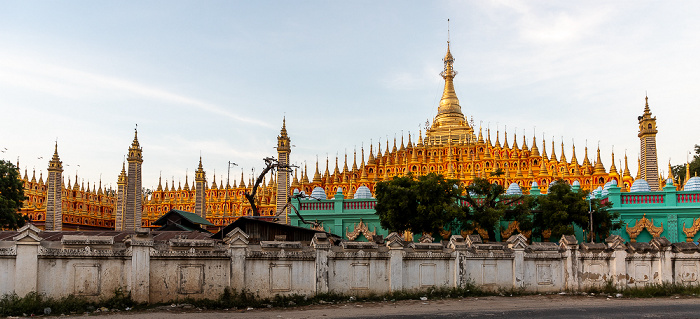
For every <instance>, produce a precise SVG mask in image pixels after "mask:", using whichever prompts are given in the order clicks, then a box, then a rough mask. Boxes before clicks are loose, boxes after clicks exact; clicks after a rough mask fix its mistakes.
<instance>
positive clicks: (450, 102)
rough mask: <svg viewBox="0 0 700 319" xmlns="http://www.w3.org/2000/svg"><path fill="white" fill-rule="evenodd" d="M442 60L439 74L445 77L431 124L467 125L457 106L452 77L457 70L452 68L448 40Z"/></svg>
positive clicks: (452, 62)
mask: <svg viewBox="0 0 700 319" xmlns="http://www.w3.org/2000/svg"><path fill="white" fill-rule="evenodd" d="M443 62H444V64H445V68H444V70H443V71H442V72H441V73H440V75H441V76H442V78H443V79H445V88H444V89H443V91H442V98H441V99H440V106H439V107H438V114H437V116H436V117H435V120H434V121H433V126H435V127H440V126H443V125H446V124H447V125H449V124H457V123H461V124H463V125H465V126H468V124H466V121H465V119H464V114H463V113H462V107H461V106H459V99H458V98H457V93H455V86H454V77H455V76H456V75H457V72H456V71H455V70H454V68H453V65H454V58H453V57H452V53H451V52H450V41H447V53H446V54H445V58H444V59H443Z"/></svg>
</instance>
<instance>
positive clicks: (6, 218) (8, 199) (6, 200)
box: [0, 160, 28, 229]
mask: <svg viewBox="0 0 700 319" xmlns="http://www.w3.org/2000/svg"><path fill="white" fill-rule="evenodd" d="M24 199H25V197H24V187H23V186H22V181H21V180H20V178H19V172H18V171H17V168H16V167H15V165H14V164H12V163H11V162H9V161H5V160H0V229H16V228H19V227H22V226H24V224H25V223H26V222H27V220H28V219H27V217H26V216H24V215H22V214H20V213H19V209H20V208H22V201H24Z"/></svg>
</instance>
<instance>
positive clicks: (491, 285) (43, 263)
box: [0, 225, 700, 302]
mask: <svg viewBox="0 0 700 319" xmlns="http://www.w3.org/2000/svg"><path fill="white" fill-rule="evenodd" d="M699 267H700V250H698V246H697V244H695V243H674V244H670V243H669V242H668V240H666V239H665V238H657V239H654V240H652V241H651V242H650V243H627V244H625V243H624V242H623V241H622V238H620V237H619V236H611V237H610V238H608V239H607V240H606V243H604V244H603V243H599V244H587V243H581V244H579V243H577V242H576V239H575V238H574V237H572V236H564V237H562V239H561V240H560V241H559V243H533V244H528V243H527V240H526V238H525V237H523V236H522V235H514V236H512V237H511V238H509V239H508V241H507V242H505V243H481V241H480V239H479V238H478V236H476V237H475V236H473V235H472V236H469V237H467V238H462V236H452V237H451V238H450V241H449V242H448V243H447V244H446V245H443V244H441V243H411V242H408V243H407V242H404V241H403V240H402V239H401V237H400V236H398V235H397V234H390V235H389V236H387V238H386V240H384V242H383V243H382V244H377V243H371V242H341V243H340V244H339V245H332V244H331V242H330V241H329V240H328V239H327V238H326V235H325V234H324V233H319V234H317V235H316V236H315V237H314V239H313V240H312V241H311V243H310V244H309V245H302V243H300V242H290V241H269V242H264V241H263V242H260V243H259V244H256V245H253V244H249V242H248V235H246V234H245V233H244V232H243V231H241V230H240V229H238V228H236V229H235V230H234V231H232V232H231V233H229V234H228V235H227V237H226V238H225V239H224V241H223V242H222V241H215V240H209V239H170V240H168V241H167V242H154V241H153V237H152V236H151V234H150V233H149V232H148V231H145V230H143V231H139V232H136V233H135V234H134V235H133V236H130V237H129V238H127V239H126V240H125V241H124V242H121V243H115V242H114V237H111V236H78V235H64V236H63V238H62V240H61V241H60V243H59V242H56V241H54V242H48V241H44V240H42V238H41V236H40V230H39V229H37V228H36V227H34V226H32V225H28V226H25V227H23V228H22V229H20V231H19V233H18V234H17V235H16V236H14V237H13V238H12V240H9V241H8V240H5V241H0V294H8V293H13V292H14V293H17V294H18V295H20V296H23V295H25V294H27V293H29V292H32V291H37V292H39V293H43V294H46V295H47V296H51V297H63V296H67V295H69V294H75V295H78V296H84V297H87V298H93V299H99V298H108V297H111V296H112V294H113V292H114V291H115V290H116V289H118V288H120V287H123V288H126V289H127V290H129V291H131V293H132V298H134V299H135V300H136V301H140V302H162V301H169V300H175V299H182V298H185V297H193V298H217V297H218V296H219V295H220V294H221V293H222V292H223V291H224V289H225V288H226V287H231V288H233V289H236V290H239V291H240V290H243V289H245V290H247V291H249V292H252V293H256V294H258V295H260V296H261V297H270V296H274V295H276V294H282V295H284V294H303V295H314V294H316V293H326V292H337V293H343V294H354V295H361V294H368V293H378V294H381V293H386V292H391V291H399V290H412V289H424V288H428V287H460V286H463V285H465V284H467V283H468V282H471V283H474V284H476V285H479V286H481V287H483V288H485V289H524V290H526V291H530V292H557V291H565V290H568V291H577V290H582V289H585V288H586V287H590V286H602V285H605V284H606V283H607V282H612V283H613V284H614V285H615V286H617V287H624V286H634V285H646V284H652V283H677V284H685V285H696V284H698V270H699V269H698V268H699Z"/></svg>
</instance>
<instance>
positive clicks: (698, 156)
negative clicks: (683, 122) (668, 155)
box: [672, 144, 700, 181]
mask: <svg viewBox="0 0 700 319" xmlns="http://www.w3.org/2000/svg"><path fill="white" fill-rule="evenodd" d="M685 165H686V164H680V165H674V166H673V167H672V171H673V176H675V177H678V178H680V179H681V180H684V181H687V180H688V179H689V178H691V177H693V176H696V175H700V144H695V155H694V156H693V159H692V160H691V161H690V163H689V164H688V165H689V166H690V176H685V171H686V167H685Z"/></svg>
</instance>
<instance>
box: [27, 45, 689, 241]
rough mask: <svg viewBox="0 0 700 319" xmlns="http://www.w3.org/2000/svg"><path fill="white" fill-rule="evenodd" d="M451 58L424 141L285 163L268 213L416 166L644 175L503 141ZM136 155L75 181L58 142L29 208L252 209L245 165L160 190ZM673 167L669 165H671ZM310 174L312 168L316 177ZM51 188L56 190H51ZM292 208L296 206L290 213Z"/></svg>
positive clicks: (479, 173)
mask: <svg viewBox="0 0 700 319" xmlns="http://www.w3.org/2000/svg"><path fill="white" fill-rule="evenodd" d="M443 61H444V71H443V72H442V73H441V76H442V77H443V78H444V80H445V87H444V90H443V95H442V98H441V100H440V104H439V107H438V112H437V115H436V117H435V118H434V120H433V122H432V125H431V126H430V127H429V128H427V130H426V133H425V138H424V137H423V136H422V133H419V136H418V140H417V141H416V142H415V143H414V142H413V141H412V139H411V136H410V135H409V136H408V141H407V143H406V144H404V140H403V137H402V138H401V142H400V145H399V146H397V144H396V140H394V145H393V147H392V148H391V149H390V148H389V144H388V141H387V143H386V147H385V148H384V150H383V151H382V149H381V145H379V146H378V147H377V150H376V154H375V151H374V147H373V145H372V146H370V149H369V154H368V156H367V157H366V159H365V152H364V149H362V150H361V154H360V159H359V165H358V160H357V154H355V155H354V156H353V163H352V165H351V167H348V160H347V155H346V156H345V160H344V163H343V167H342V169H340V167H339V166H338V159H337V158H336V160H335V167H334V168H333V169H332V172H331V168H330V166H329V161H328V159H327V160H326V167H325V171H324V172H323V173H321V172H320V171H319V165H318V162H317V163H316V169H315V171H314V172H313V173H311V172H309V171H308V170H307V169H306V168H304V170H303V171H301V172H300V173H299V172H297V171H295V172H294V177H293V180H292V181H291V182H290V181H289V177H288V176H287V175H286V174H285V173H284V172H283V170H279V171H278V176H277V177H276V178H275V177H271V178H270V179H269V183H268V182H267V181H266V182H263V183H262V185H261V187H260V189H258V192H257V199H258V203H260V204H259V210H260V212H261V215H275V214H279V213H280V212H281V211H282V209H283V207H285V204H286V203H287V196H285V195H286V194H291V192H292V191H293V190H294V189H299V190H302V191H304V192H306V193H307V194H310V193H311V192H312V190H313V189H314V188H315V187H321V188H323V189H325V193H326V194H335V190H336V189H338V188H339V187H340V188H342V189H343V192H344V196H345V197H346V198H352V197H353V194H355V192H356V190H357V189H358V188H359V187H360V186H363V185H364V186H367V187H368V188H369V189H370V191H371V192H372V193H374V189H375V185H376V183H378V182H380V181H385V180H389V179H391V178H393V177H394V176H401V175H404V174H408V173H409V172H411V173H414V174H428V173H431V172H436V173H440V174H443V175H445V176H446V177H448V178H454V179H458V180H459V181H460V182H461V183H462V184H464V185H467V184H469V183H470V182H471V181H472V180H474V179H475V178H477V177H483V178H487V179H489V180H490V181H491V182H493V183H498V184H500V185H504V186H507V185H510V184H512V183H516V184H518V185H519V186H520V187H521V188H522V189H523V190H524V192H526V193H527V192H529V189H530V187H531V185H532V184H533V183H535V182H536V183H537V185H539V186H538V187H539V188H540V191H541V192H542V193H546V192H547V188H548V186H549V184H550V183H551V182H552V181H554V180H557V179H564V180H566V181H568V182H570V183H572V184H573V183H574V182H578V183H579V184H580V185H581V188H583V189H587V190H591V189H595V188H597V187H600V186H603V185H605V184H606V183H608V182H610V181H613V180H614V181H616V182H618V184H619V185H620V187H621V188H622V189H623V191H628V190H629V188H630V187H631V186H632V183H633V181H634V180H635V178H634V177H632V175H631V174H630V171H629V169H628V165H627V156H625V163H624V169H619V170H618V168H617V167H616V166H615V158H614V154H612V155H611V158H612V161H611V162H612V165H611V166H610V167H609V168H608V169H606V168H605V167H604V166H603V164H602V161H601V157H600V150H599V149H598V150H597V154H596V157H595V161H594V162H591V161H590V160H589V155H588V149H587V148H585V150H584V156H583V161H581V162H579V160H578V158H577V156H576V149H575V147H574V146H573V145H572V154H573V156H572V158H571V159H567V158H566V156H565V153H564V144H563V143H562V144H561V153H560V154H561V155H560V156H557V154H556V152H555V145H554V142H552V147H551V149H550V154H551V155H548V153H547V149H546V146H545V145H546V142H544V141H542V147H541V149H540V148H539V147H538V146H537V140H536V139H535V138H534V137H533V138H532V143H531V146H528V144H527V139H526V138H525V136H523V137H522V142H520V145H518V137H517V136H514V137H513V139H512V144H509V141H508V137H507V133H504V135H503V137H504V139H503V144H501V141H500V134H499V132H497V133H496V136H495V141H493V140H492V138H491V134H490V131H489V130H487V131H486V136H485V137H484V135H483V134H482V130H481V128H480V129H479V131H478V133H477V132H475V130H474V128H473V125H470V124H469V123H468V121H467V119H466V117H465V116H464V114H463V113H462V109H461V106H460V105H459V99H458V98H457V95H456V93H455V90H454V82H453V80H454V77H455V75H456V72H455V71H454V70H453V63H454V58H453V57H452V54H451V53H450V49H449V43H448V48H447V54H446V55H445V58H444V60H443ZM639 126H640V132H639V137H640V142H641V143H642V144H641V145H642V146H641V150H642V154H641V155H640V158H641V161H638V170H637V178H636V179H640V178H641V179H644V180H646V181H647V182H648V184H649V185H651V190H658V189H659V188H660V187H662V186H664V185H665V184H666V182H665V181H664V179H663V178H662V177H661V176H659V175H658V165H657V162H656V144H655V139H656V118H655V117H652V116H651V111H650V109H649V104H648V100H647V103H646V105H645V108H644V113H643V115H642V116H640V117H639ZM289 146H290V139H289V137H288V136H287V130H286V126H285V124H284V123H283V125H282V129H281V131H280V136H278V145H277V150H278V151H277V152H278V154H277V155H278V158H279V159H280V162H281V163H282V162H283V163H287V164H288V163H289V162H290V161H289V154H290V152H291V149H290V148H289ZM127 161H128V162H129V163H128V169H127V168H126V165H125V167H123V168H122V173H121V174H120V175H119V177H118V182H117V184H118V189H117V190H112V189H109V190H103V189H102V186H101V183H100V185H99V186H97V187H96V186H95V185H94V184H93V187H92V189H91V188H90V185H89V184H90V183H89V182H88V185H87V187H85V186H84V185H83V184H82V183H81V184H78V182H77V180H78V177H77V176H76V177H75V183H74V184H71V181H70V178H68V181H67V183H66V182H65V181H64V179H63V176H62V175H61V173H62V172H63V169H62V164H61V162H60V159H59V157H58V149H57V147H56V149H55V150H54V156H53V158H52V160H51V161H50V162H49V168H48V173H49V174H48V177H49V178H47V183H44V182H43V178H42V175H41V173H40V177H39V181H38V182H37V181H36V178H35V176H34V175H33V176H32V178H31V179H29V178H27V174H26V170H25V174H24V177H23V182H24V185H25V191H26V194H27V197H28V199H27V200H26V201H25V203H24V207H23V208H22V212H23V213H25V214H27V215H28V216H29V217H30V219H31V220H32V222H33V223H35V224H37V225H39V226H40V227H41V226H45V225H44V223H46V225H49V226H51V227H54V228H55V227H61V225H63V226H65V229H77V228H81V229H91V228H96V229H104V228H112V229H120V230H121V229H131V228H134V227H139V226H144V227H150V226H151V223H152V222H154V221H155V220H157V219H158V218H159V217H160V216H162V215H163V214H165V213H167V212H168V211H169V210H171V209H179V210H185V211H191V212H194V213H196V214H198V215H200V216H202V217H205V218H207V219H208V220H209V221H211V222H212V223H213V224H214V225H217V226H221V225H227V224H228V223H230V222H232V221H233V220H235V218H236V216H245V215H250V213H251V212H250V205H249V203H248V201H247V200H246V199H245V197H244V193H245V192H247V191H248V192H249V191H250V190H251V188H252V182H251V181H249V182H248V183H247V184H246V183H245V182H244V181H243V180H244V177H243V176H242V175H241V179H240V182H239V183H236V181H235V180H234V182H233V184H232V185H223V181H222V180H220V181H219V182H218V184H217V182H216V177H215V176H214V177H213V178H212V180H211V183H209V182H207V180H206V174H205V172H204V169H203V166H202V162H201V159H200V163H199V167H198V169H197V171H196V172H195V178H194V181H193V183H192V185H191V186H190V183H189V178H188V176H185V182H184V186H181V184H180V183H179V182H178V186H177V188H176V187H175V181H174V180H173V181H171V183H170V184H168V182H167V181H166V182H165V186H163V185H162V181H161V180H160V179H159V181H158V187H157V188H156V189H155V190H153V191H152V192H151V193H149V194H143V193H142V192H141V191H140V189H141V172H140V170H141V163H142V162H143V159H142V148H141V147H140V145H139V143H138V138H137V135H136V133H135V135H134V140H133V142H132V145H131V146H130V148H129V151H128V157H127ZM18 167H19V165H18ZM496 169H502V170H503V171H504V174H503V175H501V176H492V175H491V172H493V171H494V170H496ZM670 171H671V170H670V168H669V173H670ZM310 175H311V178H309V176H310ZM48 181H52V182H51V183H49V182H48ZM620 181H621V183H619V182H620ZM277 182H280V183H277ZM52 183H53V184H54V185H57V186H56V187H53V188H52V187H51V185H49V184H52ZM674 184H675V186H676V187H677V188H678V187H679V185H683V183H682V181H675V182H674ZM290 186H291V187H290ZM59 189H60V191H58V190H59ZM50 194H53V195H51V196H49V195H50ZM283 194H284V195H283ZM52 198H54V199H56V198H60V204H57V203H56V202H57V201H56V200H53V202H52V203H49V204H47V201H49V202H50V201H51V199H52ZM130 198H132V199H131V200H130ZM135 198H138V199H135ZM288 212H289V210H288V208H287V211H285V212H283V213H288ZM57 213H60V214H57ZM47 214H49V215H50V216H51V217H50V218H49V220H47V219H46V216H47ZM57 216H60V217H57ZM57 218H58V219H57ZM136 220H141V223H140V225H139V223H138V222H135V221H136Z"/></svg>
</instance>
